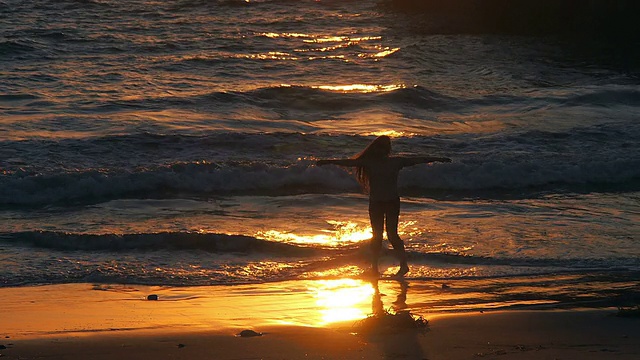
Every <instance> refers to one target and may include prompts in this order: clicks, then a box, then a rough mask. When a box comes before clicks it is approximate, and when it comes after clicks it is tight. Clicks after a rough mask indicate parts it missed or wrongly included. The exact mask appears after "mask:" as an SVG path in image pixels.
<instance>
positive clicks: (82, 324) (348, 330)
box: [0, 279, 640, 360]
mask: <svg viewBox="0 0 640 360" xmlns="http://www.w3.org/2000/svg"><path fill="white" fill-rule="evenodd" d="M391 285H393V284H386V283H384V284H381V286H380V292H381V294H380V295H382V296H378V294H377V293H375V292H371V291H370V290H371V289H370V288H369V290H367V287H366V283H362V282H358V281H356V280H348V279H345V280H344V281H343V282H338V283H336V282H333V283H331V282H328V281H327V282H325V283H323V282H318V281H307V280H295V281H289V282H282V283H269V284H257V285H255V284H254V285H246V286H220V287H218V286H216V287H187V288H167V287H151V286H137V285H136V286H132V285H115V284H113V285H107V284H101V285H92V284H87V283H83V284H65V285H44V286H33V287H20V288H1V289H0V299H1V300H0V305H2V309H3V320H2V323H3V326H2V328H3V329H2V331H3V333H0V345H3V346H4V347H5V348H4V349H2V347H0V354H1V355H2V357H3V358H7V359H40V358H46V359H84V358H91V359H107V358H109V359H112V358H113V357H118V358H121V359H122V360H126V359H139V358H152V357H153V358H160V359H164V358H171V359H176V358H177V359H301V358H305V359H419V360H423V359H429V360H438V359H453V360H457V359H475V358H489V359H493V358H499V359H609V358H615V359H637V358H638V357H640V318H639V317H637V316H634V317H631V318H623V317H618V316H615V314H616V312H617V310H615V309H612V308H600V309H590V310H560V309H547V310H502V311H484V312H463V313H455V314H451V313H446V314H445V313H437V312H433V313H426V314H423V313H417V312H415V311H414V310H413V307H414V305H415V304H414V303H412V301H411V299H412V298H413V297H415V298H416V299H419V294H416V293H415V292H410V293H409V299H408V301H407V302H406V303H404V304H405V305H407V306H406V307H404V308H402V306H399V305H398V300H399V298H398V296H397V295H402V293H400V294H396V293H394V288H393V287H392V286H391ZM416 291H417V290H416ZM148 295H158V300H147V296H148ZM400 300H402V299H401V298H400ZM400 303H402V301H401V302H400ZM372 306H373V307H372ZM394 306H395V307H397V308H395V309H394ZM376 307H379V308H380V309H385V310H386V309H388V310H391V311H400V312H401V311H406V310H409V311H411V312H412V313H413V314H414V315H418V316H424V318H425V319H426V320H428V322H429V323H428V328H427V329H426V331H424V330H425V329H417V328H409V327H402V328H389V327H388V323H385V324H382V323H373V327H370V328H368V329H366V330H365V329H363V328H362V327H358V326H357V324H361V323H362V322H361V321H360V320H361V319H363V318H367V316H370V315H371V313H372V312H373V311H375V310H376ZM359 321H360V322H359ZM247 329H251V330H254V331H256V332H259V333H262V334H263V335H262V336H257V337H239V336H237V334H238V333H239V332H240V331H242V330H247Z"/></svg>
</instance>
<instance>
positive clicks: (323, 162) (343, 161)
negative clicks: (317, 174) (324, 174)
mask: <svg viewBox="0 0 640 360" xmlns="http://www.w3.org/2000/svg"><path fill="white" fill-rule="evenodd" d="M329 164H331V165H338V166H358V165H360V161H358V160H357V159H329V160H318V161H316V165H318V166H323V165H329Z"/></svg>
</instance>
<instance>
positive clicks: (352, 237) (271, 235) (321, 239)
mask: <svg viewBox="0 0 640 360" xmlns="http://www.w3.org/2000/svg"><path fill="white" fill-rule="evenodd" d="M327 222H328V223H329V224H331V225H333V226H334V230H323V231H324V232H325V233H326V234H315V235H301V234H295V233H291V232H285V231H279V230H267V231H260V232H258V233H256V235H255V236H256V237H258V238H262V239H266V240H270V241H277V242H288V243H294V244H306V245H323V246H339V245H344V244H346V243H358V242H362V241H365V240H368V239H370V238H371V236H372V234H371V229H370V228H369V227H365V226H362V225H359V224H357V223H354V222H350V221H347V222H343V221H327Z"/></svg>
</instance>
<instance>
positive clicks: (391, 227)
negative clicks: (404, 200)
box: [386, 201, 409, 276]
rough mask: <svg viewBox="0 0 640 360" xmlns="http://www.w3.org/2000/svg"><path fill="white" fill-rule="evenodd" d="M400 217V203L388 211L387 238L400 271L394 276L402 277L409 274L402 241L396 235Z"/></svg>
mask: <svg viewBox="0 0 640 360" xmlns="http://www.w3.org/2000/svg"><path fill="white" fill-rule="evenodd" d="M399 217H400V202H399V201H398V204H397V206H394V207H393V208H391V209H389V211H388V212H387V219H386V220H387V221H386V225H387V237H388V238H389V242H390V243H391V245H392V246H393V250H394V251H395V256H396V258H397V259H398V261H400V270H398V272H397V273H396V276H404V275H405V274H406V273H408V272H409V265H408V264H407V253H406V252H405V250H404V241H402V239H400V236H399V235H398V218H399Z"/></svg>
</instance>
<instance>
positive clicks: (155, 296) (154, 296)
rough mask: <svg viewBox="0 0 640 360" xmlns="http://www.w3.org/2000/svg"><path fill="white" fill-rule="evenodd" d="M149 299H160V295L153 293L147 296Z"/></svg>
mask: <svg viewBox="0 0 640 360" xmlns="http://www.w3.org/2000/svg"><path fill="white" fill-rule="evenodd" d="M147 300H158V295H156V294H151V295H149V296H147Z"/></svg>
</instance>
